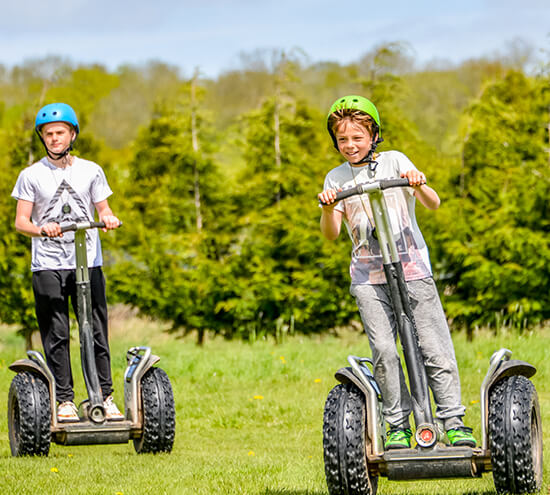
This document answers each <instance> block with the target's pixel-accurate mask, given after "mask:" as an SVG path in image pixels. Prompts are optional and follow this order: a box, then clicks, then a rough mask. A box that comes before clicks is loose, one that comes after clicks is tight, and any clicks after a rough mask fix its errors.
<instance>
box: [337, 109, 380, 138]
mask: <svg viewBox="0 0 550 495" xmlns="http://www.w3.org/2000/svg"><path fill="white" fill-rule="evenodd" d="M346 121H349V122H352V123H354V124H358V125H360V126H362V127H364V128H365V129H366V130H367V132H368V133H369V134H370V136H371V138H372V137H374V135H375V134H376V133H377V132H378V124H377V123H376V122H375V120H374V119H373V118H372V117H371V116H370V115H369V114H367V113H365V112H363V111H361V110H357V109H356V108H341V109H339V110H336V111H335V112H333V113H331V114H330V116H329V118H328V128H329V129H330V130H331V131H332V134H333V136H335V135H336V131H338V129H339V128H340V126H341V125H342V124H343V123H344V122H346Z"/></svg>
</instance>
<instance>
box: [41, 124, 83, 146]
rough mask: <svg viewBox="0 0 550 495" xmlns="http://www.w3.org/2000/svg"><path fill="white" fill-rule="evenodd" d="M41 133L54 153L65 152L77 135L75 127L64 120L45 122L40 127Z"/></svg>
mask: <svg viewBox="0 0 550 495" xmlns="http://www.w3.org/2000/svg"><path fill="white" fill-rule="evenodd" d="M40 133H41V134H42V139H44V142H45V143H46V146H47V148H48V149H49V150H50V152H53V153H63V152H64V151H65V150H66V149H67V148H68V147H69V146H70V144H71V143H72V141H73V139H74V137H75V135H76V133H75V131H74V129H73V128H72V127H71V126H70V125H69V124H65V123H64V122H51V123H49V124H44V125H43V126H42V129H40Z"/></svg>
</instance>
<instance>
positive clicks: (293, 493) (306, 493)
mask: <svg viewBox="0 0 550 495" xmlns="http://www.w3.org/2000/svg"><path fill="white" fill-rule="evenodd" d="M327 493H328V492H326V491H314V490H285V489H282V490H275V489H270V488H267V489H265V490H264V491H260V492H258V495H327ZM425 493H426V492H424V491H422V492H407V495H425ZM430 493H432V492H430ZM495 494H496V492H495V491H494V490H481V491H479V490H475V491H469V492H464V493H463V494H462V495H495Z"/></svg>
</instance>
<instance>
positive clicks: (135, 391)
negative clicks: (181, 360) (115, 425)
mask: <svg viewBox="0 0 550 495" xmlns="http://www.w3.org/2000/svg"><path fill="white" fill-rule="evenodd" d="M132 351H137V352H143V353H144V354H143V355H141V356H140V355H137V354H132V355H133V356H134V358H133V359H132V358H130V359H129V364H128V367H127V368H126V372H125V374H124V405H125V411H126V419H127V420H129V421H131V422H132V424H133V425H134V427H137V428H141V427H142V426H143V414H142V413H143V411H142V409H141V379H142V378H143V375H145V373H146V372H147V370H149V369H150V368H151V367H153V366H154V365H155V364H156V363H158V362H159V361H160V357H158V356H155V355H154V354H152V353H151V348H149V347H135V348H132V349H130V351H128V352H129V353H131V352H132Z"/></svg>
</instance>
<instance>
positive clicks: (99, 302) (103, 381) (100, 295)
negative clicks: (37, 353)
mask: <svg viewBox="0 0 550 495" xmlns="http://www.w3.org/2000/svg"><path fill="white" fill-rule="evenodd" d="M90 282H91V292H92V317H93V324H94V351H95V361H96V366H97V374H98V377H99V384H100V385H101V391H102V393H103V398H104V399H105V398H107V397H108V396H109V395H111V393H112V392H113V380H112V376H111V354H110V351H109V326H108V316H107V297H106V295H105V277H104V275H103V271H102V270H101V268H100V267H94V268H91V269H90Z"/></svg>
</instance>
